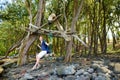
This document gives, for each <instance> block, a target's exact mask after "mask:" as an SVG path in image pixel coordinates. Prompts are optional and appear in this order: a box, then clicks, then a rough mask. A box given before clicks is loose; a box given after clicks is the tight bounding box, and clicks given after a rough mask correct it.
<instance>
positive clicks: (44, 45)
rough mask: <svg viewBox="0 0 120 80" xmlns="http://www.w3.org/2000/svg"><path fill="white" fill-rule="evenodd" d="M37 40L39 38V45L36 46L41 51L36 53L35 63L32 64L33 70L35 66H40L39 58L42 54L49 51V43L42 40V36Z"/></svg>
mask: <svg viewBox="0 0 120 80" xmlns="http://www.w3.org/2000/svg"><path fill="white" fill-rule="evenodd" d="M39 40H40V42H41V45H38V47H40V48H41V52H40V53H39V54H37V55H36V63H35V65H34V66H33V68H32V70H34V69H36V68H39V67H40V64H39V60H40V59H41V58H42V57H43V56H45V55H46V54H47V53H50V49H49V44H48V43H47V42H45V41H44V40H43V37H42V36H40V37H39Z"/></svg>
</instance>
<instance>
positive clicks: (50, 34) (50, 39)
mask: <svg viewBox="0 0 120 80" xmlns="http://www.w3.org/2000/svg"><path fill="white" fill-rule="evenodd" d="M48 38H49V42H50V45H49V48H50V52H52V44H53V34H52V33H49V35H48Z"/></svg>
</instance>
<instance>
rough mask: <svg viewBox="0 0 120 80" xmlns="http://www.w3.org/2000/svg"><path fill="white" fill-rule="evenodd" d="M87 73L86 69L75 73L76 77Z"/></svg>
mask: <svg viewBox="0 0 120 80" xmlns="http://www.w3.org/2000/svg"><path fill="white" fill-rule="evenodd" d="M84 72H85V70H84V69H80V70H77V72H76V73H75V75H81V74H83V73H84Z"/></svg>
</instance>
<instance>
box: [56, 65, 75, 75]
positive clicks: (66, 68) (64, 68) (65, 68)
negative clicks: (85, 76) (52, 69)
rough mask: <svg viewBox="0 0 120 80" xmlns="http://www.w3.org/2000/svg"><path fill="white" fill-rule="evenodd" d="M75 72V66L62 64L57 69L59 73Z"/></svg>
mask: <svg viewBox="0 0 120 80" xmlns="http://www.w3.org/2000/svg"><path fill="white" fill-rule="evenodd" d="M75 72H76V71H75V67H74V66H62V67H59V68H57V69H56V73H57V75H71V74H74V73H75Z"/></svg>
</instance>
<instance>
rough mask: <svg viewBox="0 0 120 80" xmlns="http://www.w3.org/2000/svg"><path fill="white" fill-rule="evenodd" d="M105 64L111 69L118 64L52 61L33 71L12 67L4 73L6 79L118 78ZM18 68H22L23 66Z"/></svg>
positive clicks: (99, 79) (112, 79)
mask: <svg viewBox="0 0 120 80" xmlns="http://www.w3.org/2000/svg"><path fill="white" fill-rule="evenodd" d="M106 64H107V65H108V64H109V65H110V67H113V70H116V69H118V64H117V68H116V67H115V66H114V65H113V64H110V63H109V62H108V63H106V61H92V62H91V64H90V65H81V64H80V63H71V64H63V63H53V64H49V66H48V65H47V64H43V65H42V67H41V68H40V69H37V70H34V71H30V70H27V71H23V72H24V73H23V72H22V73H23V74H21V73H20V70H19V71H15V70H16V69H14V70H11V71H9V72H8V73H7V74H6V75H9V76H8V77H9V79H8V80H11V79H12V80H16V79H18V80H119V77H118V76H116V75H115V74H114V73H115V71H112V70H110V68H109V66H107V65H106ZM27 68H29V67H27ZM20 69H22V70H23V69H24V67H23V68H21V67H20ZM17 70H18V69H17ZM117 73H118V71H117Z"/></svg>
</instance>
